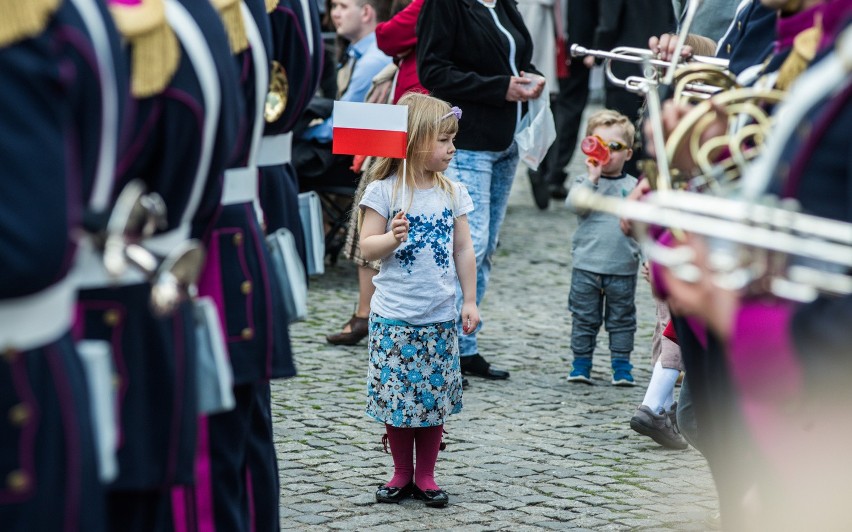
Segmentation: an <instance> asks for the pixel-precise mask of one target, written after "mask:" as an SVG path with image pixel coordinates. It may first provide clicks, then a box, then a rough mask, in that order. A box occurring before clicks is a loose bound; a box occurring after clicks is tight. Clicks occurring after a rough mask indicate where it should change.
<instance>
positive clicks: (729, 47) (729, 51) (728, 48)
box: [725, 43, 731, 53]
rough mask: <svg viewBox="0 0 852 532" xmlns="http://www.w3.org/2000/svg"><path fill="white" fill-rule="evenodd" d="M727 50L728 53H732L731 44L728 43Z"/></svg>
mask: <svg viewBox="0 0 852 532" xmlns="http://www.w3.org/2000/svg"><path fill="white" fill-rule="evenodd" d="M725 50H727V52H728V53H731V45H730V43H728V46H726V47H725Z"/></svg>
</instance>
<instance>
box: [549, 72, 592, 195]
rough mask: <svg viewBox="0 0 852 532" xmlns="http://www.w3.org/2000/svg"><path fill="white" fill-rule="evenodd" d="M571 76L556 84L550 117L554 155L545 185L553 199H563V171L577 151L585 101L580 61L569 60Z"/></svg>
mask: <svg viewBox="0 0 852 532" xmlns="http://www.w3.org/2000/svg"><path fill="white" fill-rule="evenodd" d="M570 69H571V75H570V76H568V77H567V78H564V79H560V80H559V94H558V95H557V97H556V106H555V108H554V116H555V118H556V131H557V137H556V142H555V143H554V146H556V154H555V157H554V161H553V163H551V164H550V166H549V167H548V177H547V181H548V183H549V185H550V194H551V197H553V198H554V199H565V198H566V197H567V196H568V191H567V190H566V189H565V180H566V179H567V177H568V174H567V173H566V171H565V168H566V167H567V166H568V165H569V164H570V163H571V157H573V156H574V150H575V148H576V147H577V137H578V136H579V134H580V128H581V127H582V119H583V110H584V109H585V108H586V103H587V102H588V100H589V73H590V72H591V71H590V70H589V69H588V68H586V66H585V65H583V61H582V58H579V59H578V58H575V59H572V60H571V66H570Z"/></svg>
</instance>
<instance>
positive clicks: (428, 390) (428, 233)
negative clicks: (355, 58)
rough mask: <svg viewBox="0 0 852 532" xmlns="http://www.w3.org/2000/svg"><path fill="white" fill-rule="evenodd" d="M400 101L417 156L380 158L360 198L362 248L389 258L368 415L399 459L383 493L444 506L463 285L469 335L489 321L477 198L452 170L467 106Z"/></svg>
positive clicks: (377, 307) (382, 280)
mask: <svg viewBox="0 0 852 532" xmlns="http://www.w3.org/2000/svg"><path fill="white" fill-rule="evenodd" d="M398 105H407V106H408V148H407V150H406V155H407V160H406V162H405V164H403V161H401V160H397V159H384V158H383V159H379V160H378V161H377V163H376V164H375V165H374V166H373V167H372V168H371V173H372V175H371V176H370V177H371V183H370V184H369V185H368V186H367V189H366V190H365V192H364V196H363V198H362V199H361V202H360V204H359V206H360V209H361V211H362V215H363V218H362V226H361V241H360V244H361V251H362V253H363V254H364V257H365V258H366V259H367V260H375V259H381V261H382V266H381V269H380V271H379V273H378V274H377V275H376V276H375V277H374V279H373V283H374V284H375V286H376V292H375V294H374V295H373V299H372V301H371V302H370V308H371V310H372V312H371V315H370V333H369V334H370V335H369V343H368V345H369V355H370V363H369V370H368V373H367V381H368V383H367V392H368V394H367V395H368V397H367V414H368V415H369V416H371V417H373V418H374V419H376V420H378V421H381V422H383V423H384V424H385V427H386V431H387V439H388V442H389V443H390V449H391V454H392V455H393V462H394V474H393V477H392V478H391V479H390V480H389V481H388V482H387V483H386V484H384V485H383V486H380V487H379V489H378V491H376V500H377V501H378V502H399V501H401V500H402V499H405V498H406V497H409V496H415V497H417V498H420V499H422V500H424V501H425V502H426V505H428V506H432V507H442V506H446V504H447V502H448V501H449V497H448V496H447V494H446V493H445V492H444V491H443V490H442V489H441V488H439V487H438V485H437V484H436V483H435V478H434V477H435V462H436V460H437V458H438V450H439V447H440V444H441V434H442V430H443V426H444V421H445V419H446V417H447V416H449V415H450V414H455V413H457V412H459V411H461V408H462V384H461V372H460V366H459V356H458V339H457V333H456V328H455V321H456V318H457V317H458V316H457V311H456V306H455V297H456V295H455V294H456V286H457V284H458V285H460V286H461V291H462V294H463V299H464V302H463V305H462V309H461V318H462V320H463V322H464V324H465V327H464V333H465V334H467V333H469V332H470V331H473V330H474V329H475V328H476V326H477V325H478V324H479V311H478V309H477V307H476V259H475V257H474V254H473V245H472V242H471V237H470V228H469V226H468V222H467V214H468V213H469V212H471V211H472V210H473V202H472V201H471V199H470V196H469V195H468V193H467V190H466V189H465V188H464V186H463V185H460V184H458V183H454V182H452V181H450V180H449V179H447V178H446V177H445V176H444V174H443V172H444V170H446V168H447V166H448V165H449V163H450V160H452V158H453V154H454V153H455V151H456V150H455V147H454V145H453V141H454V139H455V134H456V132H457V131H458V120H459V118H460V117H461V111H460V110H459V109H458V108H451V107H450V106H449V104H447V103H446V102H444V101H442V100H438V99H437V98H433V97H431V96H426V95H423V94H413V93H412V94H407V95H405V96H403V97H402V98H401V99H400V100H399V102H398ZM403 172H404V173H405V175H404V176H402V177H400V176H401V175H402V174H403ZM415 450H416V469H415V456H414V455H415Z"/></svg>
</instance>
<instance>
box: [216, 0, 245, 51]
mask: <svg viewBox="0 0 852 532" xmlns="http://www.w3.org/2000/svg"><path fill="white" fill-rule="evenodd" d="M212 1H213V6H214V7H215V8H216V11H218V12H219V17H220V18H221V19H222V23H223V24H224V25H225V31H226V32H227V33H228V42H229V43H230V44H231V52H233V53H234V54H238V53H240V52H244V51H245V50H248V37H246V27H245V21H243V12H242V8H241V7H240V4H241V3H242V0H212Z"/></svg>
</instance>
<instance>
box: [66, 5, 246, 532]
mask: <svg viewBox="0 0 852 532" xmlns="http://www.w3.org/2000/svg"><path fill="white" fill-rule="evenodd" d="M161 7H162V9H163V12H162V14H163V16H162V18H161V20H160V21H159V22H158V27H157V28H156V29H152V30H151V31H160V32H162V33H163V37H162V38H163V39H164V40H166V39H169V40H171V42H172V43H173V52H174V53H176V55H175V56H174V57H173V61H172V62H171V63H170V64H168V65H166V66H165V67H164V70H165V71H167V73H166V74H165V75H163V76H161V79H158V80H156V83H155V84H152V85H150V88H149V89H146V90H144V91H142V90H140V89H139V85H138V82H139V80H138V79H134V80H133V84H134V96H135V98H134V102H133V103H134V110H133V114H132V118H133V121H132V122H131V123H130V124H129V130H130V133H129V138H128V144H127V147H126V150H125V151H124V152H123V153H122V155H121V157H120V159H119V164H118V174H119V178H120V184H122V185H123V184H126V183H127V182H129V181H131V180H134V179H139V180H142V181H143V182H144V183H145V184H146V185H147V188H148V190H150V191H154V192H157V193H158V194H159V195H160V196H161V197H162V198H163V199H164V201H165V205H166V209H167V224H166V228H165V230H164V231H163V232H162V233H161V234H158V235H155V236H154V237H152V238H151V239H149V240H147V241H145V242H144V243H143V245H144V246H145V247H147V248H148V249H150V250H151V251H153V252H154V253H155V254H157V255H160V256H165V255H166V254H168V253H169V252H170V251H172V250H173V249H174V248H175V247H177V246H178V245H179V244H180V243H182V242H184V241H185V240H187V239H188V238H189V237H190V236H191V235H192V234H193V233H194V232H195V231H194V228H197V227H198V226H206V225H207V224H209V223H210V220H211V218H212V216H213V214H214V213H215V210H213V209H212V208H211V205H212V206H213V207H214V208H215V205H216V203H215V200H212V201H211V200H209V199H208V200H207V201H205V196H216V197H218V195H219V192H220V187H221V184H220V182H219V175H220V174H221V171H222V169H223V168H224V164H225V161H226V157H224V156H223V155H222V153H223V152H224V153H226V152H227V146H230V145H231V143H232V142H233V138H232V137H231V136H230V135H229V134H224V133H223V132H229V131H232V130H233V126H231V124H233V123H234V122H235V120H236V118H235V117H234V115H235V113H236V112H238V110H239V100H238V99H237V96H236V93H235V92H234V91H233V90H231V93H230V94H227V93H226V92H224V91H223V90H222V89H221V87H222V84H223V83H224V84H225V86H233V85H234V84H235V82H236V72H235V71H234V69H233V66H232V65H230V64H227V63H225V65H226V70H224V71H223V69H222V68H221V67H219V68H217V65H216V62H215V60H214V58H213V55H214V52H213V51H211V49H210V46H209V45H208V43H207V41H206V40H205V38H204V35H203V34H202V33H201V31H200V29H199V28H198V25H197V24H196V23H195V22H194V21H193V18H192V16H191V15H190V14H189V13H187V12H186V10H185V9H184V8H183V7H181V5H180V4H178V3H177V2H175V1H174V0H166V1H165V2H163V3H162V4H161ZM208 8H209V6H208ZM114 9H116V8H114ZM117 9H124V10H126V11H125V13H131V16H132V11H133V9H137V8H134V7H133V6H126V5H124V6H119V7H118V8H117ZM209 9H210V12H211V13H212V15H213V16H214V17H215V12H214V11H213V10H212V8H209ZM121 16H122V15H120V14H117V15H116V17H117V18H116V20H119V19H121ZM214 20H215V21H216V22H217V23H218V24H219V25H220V27H221V23H219V22H218V20H217V19H215V18H214ZM220 36H224V32H223V31H222V30H221V29H220ZM136 46H137V43H136V42H134V40H133V37H130V38H129V45H128V46H127V54H128V57H129V58H130V60H131V61H136V60H140V59H139V57H137V56H136V54H138V56H143V52H142V51H140V50H139V49H137V48H136ZM222 46H223V48H220V49H219V52H220V57H221V54H225V56H226V57H227V54H228V52H227V47H226V45H222ZM214 48H215V45H214ZM166 55H167V56H169V54H166ZM164 62H168V59H165V60H164ZM134 73H135V74H138V71H134ZM223 76H225V80H224V82H222V81H221V78H222V77H223ZM223 107H224V109H225V110H226V111H225V112H224V113H223V112H222V109H223ZM211 178H213V179H211ZM81 276H82V279H83V280H82V286H83V287H84V288H85V290H83V291H82V292H81V294H80V302H79V313H78V315H79V322H78V324H77V325H78V327H79V329H80V331H81V334H82V337H83V338H85V339H87V340H103V341H106V342H108V343H109V345H110V348H111V351H112V355H113V361H114V364H115V371H116V381H117V384H118V386H117V395H118V405H117V407H118V413H119V423H120V432H119V442H118V446H119V448H118V461H119V474H118V477H117V478H116V479H115V481H114V482H112V483H111V484H110V485H109V499H108V500H109V517H110V527H111V529H113V530H122V531H124V530H154V529H162V528H164V527H168V526H170V525H168V523H169V506H170V505H169V504H168V503H169V500H170V499H169V496H170V488H171V487H172V486H174V485H191V484H193V466H194V453H195V445H196V439H195V435H196V426H197V420H196V416H197V408H196V393H197V391H196V386H195V361H196V342H195V321H194V320H195V318H194V314H193V310H192V305H191V303H190V302H185V303H183V304H181V305H180V306H179V307H178V308H177V310H176V311H175V312H174V314H173V315H171V316H167V317H159V316H155V315H154V314H153V313H152V311H151V308H150V307H151V305H150V300H151V286H150V284H149V283H148V282H147V281H146V279H144V277H142V276H141V275H140V274H138V273H137V272H134V271H129V272H128V273H127V274H126V275H125V276H124V277H122V278H120V279H118V280H115V279H110V278H108V277H107V276H105V272H103V271H102V269H100V268H98V266H97V265H96V264H87V265H86V268H85V270H84V271H83V272H81ZM115 285H117V286H115Z"/></svg>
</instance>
